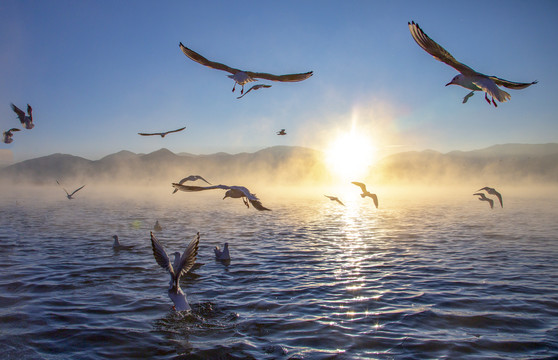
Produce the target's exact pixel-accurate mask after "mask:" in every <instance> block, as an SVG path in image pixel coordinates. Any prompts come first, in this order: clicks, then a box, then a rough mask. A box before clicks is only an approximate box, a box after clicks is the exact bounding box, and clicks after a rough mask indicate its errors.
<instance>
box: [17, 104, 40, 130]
mask: <svg viewBox="0 0 558 360" xmlns="http://www.w3.org/2000/svg"><path fill="white" fill-rule="evenodd" d="M12 110H13V111H14V112H15V113H16V114H17V118H18V119H19V122H20V123H21V125H23V127H24V128H26V129H29V130H31V129H33V128H34V127H35V124H33V108H32V107H31V105H29V104H27V115H25V112H24V111H23V110H21V109H20V108H18V107H17V106H15V105H14V104H12Z"/></svg>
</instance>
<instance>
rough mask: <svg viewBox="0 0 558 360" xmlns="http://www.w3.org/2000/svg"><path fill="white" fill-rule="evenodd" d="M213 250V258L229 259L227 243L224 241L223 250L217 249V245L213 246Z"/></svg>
mask: <svg viewBox="0 0 558 360" xmlns="http://www.w3.org/2000/svg"><path fill="white" fill-rule="evenodd" d="M213 251H214V252H215V258H216V259H217V260H225V261H226V260H230V259H231V255H230V254H229V243H225V246H224V247H223V250H221V249H219V246H215V249H213Z"/></svg>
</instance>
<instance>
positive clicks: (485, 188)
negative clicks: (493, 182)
mask: <svg viewBox="0 0 558 360" xmlns="http://www.w3.org/2000/svg"><path fill="white" fill-rule="evenodd" d="M482 190H485V191H486V192H487V193H489V194H490V195H494V196H496V197H497V198H498V200H499V201H500V206H501V207H504V201H503V200H502V194H500V193H499V192H498V191H496V189H494V188H491V187H488V186H485V187H483V188H482V189H479V190H477V191H482Z"/></svg>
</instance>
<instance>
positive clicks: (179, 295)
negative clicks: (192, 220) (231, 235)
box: [150, 232, 200, 311]
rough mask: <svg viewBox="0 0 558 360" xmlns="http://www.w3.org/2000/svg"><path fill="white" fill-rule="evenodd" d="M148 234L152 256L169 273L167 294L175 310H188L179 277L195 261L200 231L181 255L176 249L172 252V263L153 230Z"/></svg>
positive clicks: (188, 269) (188, 306)
mask: <svg viewBox="0 0 558 360" xmlns="http://www.w3.org/2000/svg"><path fill="white" fill-rule="evenodd" d="M150 234H151V247H152V248H153V256H154V257H155V260H156V261H157V264H159V266H161V267H162V268H163V269H165V270H166V271H168V272H169V275H170V282H169V290H168V294H169V298H170V299H171V300H172V302H173V304H174V309H175V310H176V311H184V310H190V309H191V308H190V305H189V304H188V301H187V300H186V294H184V291H182V289H181V288H180V277H181V276H182V275H184V274H186V273H187V272H188V271H190V269H191V268H192V266H194V264H195V262H196V256H197V255H198V246H199V242H200V233H199V232H198V233H197V235H196V237H195V238H194V239H193V240H192V241H191V242H190V244H189V245H188V247H187V248H186V250H185V251H184V253H183V254H182V256H180V253H179V252H178V251H177V252H175V253H174V262H173V263H172V264H171V262H170V259H169V257H168V255H167V253H166V252H165V249H164V248H163V246H162V245H161V243H159V241H158V240H157V239H156V238H155V236H153V232H151V233H150Z"/></svg>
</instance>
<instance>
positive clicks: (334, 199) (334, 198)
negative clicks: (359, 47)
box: [324, 195, 345, 206]
mask: <svg viewBox="0 0 558 360" xmlns="http://www.w3.org/2000/svg"><path fill="white" fill-rule="evenodd" d="M324 196H325V197H326V198H328V199H329V200H331V201H337V202H338V203H339V204H341V205H343V206H345V204H343V203H342V202H341V200H339V198H338V197H337V196H329V195H324Z"/></svg>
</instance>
